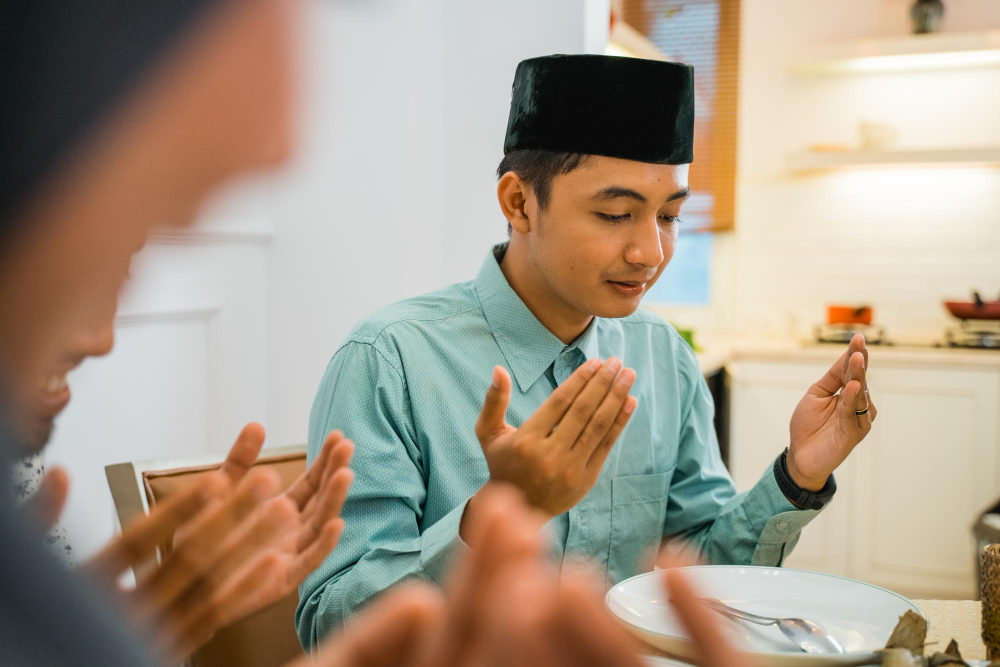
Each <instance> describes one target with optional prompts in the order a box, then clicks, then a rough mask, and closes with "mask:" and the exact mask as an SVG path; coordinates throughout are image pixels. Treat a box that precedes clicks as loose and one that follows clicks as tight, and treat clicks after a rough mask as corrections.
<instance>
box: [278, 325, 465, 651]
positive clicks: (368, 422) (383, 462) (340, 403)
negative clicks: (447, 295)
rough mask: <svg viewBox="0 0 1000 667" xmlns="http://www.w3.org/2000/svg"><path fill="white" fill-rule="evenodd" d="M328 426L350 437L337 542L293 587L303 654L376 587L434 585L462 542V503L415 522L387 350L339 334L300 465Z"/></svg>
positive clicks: (415, 456)
mask: <svg viewBox="0 0 1000 667" xmlns="http://www.w3.org/2000/svg"><path fill="white" fill-rule="evenodd" d="M333 429H340V430H341V431H343V433H344V435H345V436H346V437H348V438H350V439H351V440H353V441H354V444H355V453H354V457H353V458H352V460H351V468H352V470H353V472H354V482H353V483H352V484H351V487H350V489H349V491H348V494H347V500H346V501H345V503H344V507H343V510H342V512H341V516H342V517H343V519H344V522H345V528H344V533H343V536H342V537H341V540H340V543H339V544H338V545H337V548H336V549H334V550H333V551H332V552H331V553H330V554H329V556H327V558H326V560H325V561H324V562H323V564H322V565H321V566H320V567H319V568H318V569H317V570H316V571H315V572H313V573H312V574H311V575H310V576H309V577H307V578H306V580H305V581H304V582H303V584H302V585H301V586H300V588H299V606H298V608H297V609H296V613H295V624H296V630H297V632H298V635H299V640H300V642H301V643H302V646H303V648H304V649H306V650H307V651H309V650H312V649H313V648H315V647H316V645H317V644H318V643H319V642H320V641H322V639H323V638H324V637H325V636H326V635H328V634H329V633H330V632H332V631H334V630H336V629H338V628H339V627H340V626H342V625H343V624H344V622H346V621H347V620H348V619H349V618H350V616H351V615H352V614H354V613H356V612H357V611H358V610H359V609H360V608H361V607H362V606H363V605H366V604H368V603H369V602H370V601H371V600H372V599H374V598H375V597H376V596H378V595H380V594H382V593H383V592H384V591H385V590H386V589H388V588H390V587H392V586H394V585H396V584H398V583H400V582H403V581H407V580H411V579H422V580H426V581H433V582H438V583H440V582H441V580H442V579H443V576H444V572H445V571H446V570H447V569H448V563H449V561H450V560H451V558H452V557H453V556H454V554H455V552H456V551H458V550H460V549H462V548H467V547H465V545H464V544H463V543H462V541H461V539H460V537H459V534H458V528H459V525H460V523H461V519H462V514H463V512H464V510H465V505H466V503H465V502H463V503H461V504H460V505H459V506H457V507H455V508H454V509H452V510H451V511H450V512H448V513H447V514H445V515H443V516H442V517H440V518H438V520H437V521H435V522H434V523H433V524H431V525H425V521H426V517H425V516H424V505H425V501H426V497H427V483H426V474H425V471H424V469H423V464H424V462H423V457H422V454H421V451H420V449H419V447H418V446H417V444H416V438H415V436H414V433H413V425H412V419H411V416H410V406H409V399H408V395H407V392H406V387H405V382H404V379H403V375H402V373H401V372H400V371H399V369H398V368H397V367H396V365H395V364H394V363H393V357H392V355H391V354H390V353H389V352H388V351H386V350H380V349H378V348H376V347H375V346H374V345H373V344H371V343H369V342H364V341H349V342H348V343H347V344H345V345H344V346H343V347H342V348H341V349H340V350H338V351H337V353H336V354H335V355H334V357H333V359H332V360H331V361H330V364H329V366H328V367H327V371H326V374H325V375H324V378H323V381H322V382H321V384H320V388H319V391H318V392H317V396H316V401H315V403H314V404H313V410H312V415H311V417H310V426H309V446H308V453H309V456H308V459H309V462H310V464H311V463H312V461H313V460H314V459H315V457H316V456H317V455H318V454H319V451H320V449H321V447H322V444H323V441H324V439H325V438H326V435H327V433H329V432H330V431H331V430H333Z"/></svg>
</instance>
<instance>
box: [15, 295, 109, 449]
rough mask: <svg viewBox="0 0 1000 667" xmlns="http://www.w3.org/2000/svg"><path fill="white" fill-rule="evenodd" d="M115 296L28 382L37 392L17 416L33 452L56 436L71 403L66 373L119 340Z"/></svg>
mask: <svg viewBox="0 0 1000 667" xmlns="http://www.w3.org/2000/svg"><path fill="white" fill-rule="evenodd" d="M116 310H117V308H116V302H115V300H114V299H112V300H110V301H108V303H107V304H106V305H105V307H104V308H99V309H95V311H94V313H93V320H92V321H91V322H90V323H81V326H80V327H79V328H78V329H76V330H75V331H69V332H67V334H68V335H67V336H65V338H64V339H63V340H65V343H66V345H65V347H64V348H63V349H61V350H59V352H58V353H55V354H53V355H50V356H51V364H50V365H49V367H48V368H46V369H43V371H42V373H41V374H40V375H38V376H37V378H36V382H35V383H34V384H33V385H32V384H29V385H27V386H26V389H29V390H32V392H33V395H31V396H25V399H26V400H24V401H21V402H19V404H18V405H19V407H20V409H21V410H22V414H20V415H18V416H17V417H16V418H15V420H14V421H15V424H16V427H17V428H18V431H19V433H18V435H19V436H20V437H21V441H22V443H23V444H24V446H25V447H26V448H27V449H28V450H29V451H31V452H35V451H39V450H41V449H42V448H43V447H45V444H46V443H47V442H48V441H49V438H50V437H51V436H52V430H53V428H54V424H55V419H56V417H57V416H58V415H59V413H61V412H62V411H63V410H65V409H66V406H67V405H69V399H70V395H71V394H70V386H69V382H68V380H67V378H66V376H67V375H68V374H69V372H70V371H72V370H73V369H74V368H76V367H77V366H79V365H80V364H82V363H83V361H84V360H85V359H86V358H87V357H100V356H103V355H105V354H107V353H108V352H110V351H111V348H112V347H113V346H114V342H115V327H114V324H115V311H116Z"/></svg>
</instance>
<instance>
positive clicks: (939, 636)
mask: <svg viewBox="0 0 1000 667" xmlns="http://www.w3.org/2000/svg"><path fill="white" fill-rule="evenodd" d="M913 603H914V604H916V605H917V606H918V607H920V610H921V611H923V612H924V615H925V616H926V617H927V620H928V622H929V626H930V627H929V628H928V630H927V642H926V645H927V649H926V651H925V653H926V654H928V655H930V654H933V653H934V652H935V651H943V650H944V649H945V648H946V647H947V646H948V643H949V642H950V641H951V640H952V639H955V640H957V641H958V648H959V650H960V651H961V652H962V657H963V658H965V659H966V660H986V647H985V646H984V645H983V636H982V605H981V603H980V602H979V600H914V601H913Z"/></svg>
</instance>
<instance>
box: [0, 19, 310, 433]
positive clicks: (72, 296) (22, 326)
mask: <svg viewBox="0 0 1000 667" xmlns="http://www.w3.org/2000/svg"><path fill="white" fill-rule="evenodd" d="M299 9H300V5H299V3H298V2H297V0H248V1H246V2H235V3H218V6H217V7H213V8H212V10H211V11H210V12H209V13H208V14H207V15H206V16H205V17H203V18H201V19H200V20H199V21H198V22H197V23H196V24H195V25H193V26H191V27H190V29H188V31H187V32H186V34H184V35H183V36H181V37H180V38H179V39H178V43H177V44H176V45H175V46H174V47H172V48H171V49H169V50H168V52H167V53H166V54H164V56H163V58H162V62H159V63H157V66H156V67H154V68H152V69H151V71H150V74H149V75H148V76H147V78H146V80H144V81H143V82H142V83H141V84H140V85H139V86H137V88H136V89H135V90H134V91H133V92H132V93H131V94H130V96H129V98H128V99H127V100H125V101H123V102H122V103H120V104H119V105H118V107H117V108H116V109H115V110H113V112H112V113H110V114H109V116H108V117H107V118H105V119H103V121H102V123H101V124H100V126H99V127H97V128H95V130H94V131H93V133H92V135H91V136H89V137H88V138H87V139H86V140H85V142H84V144H83V145H82V146H80V147H79V148H78V149H77V150H76V151H74V152H73V153H72V154H71V155H68V156H66V159H65V160H64V165H63V166H62V167H61V168H60V169H59V170H58V171H57V172H56V173H54V174H53V175H52V176H51V177H50V179H49V181H48V182H47V183H46V185H45V187H44V188H43V189H42V190H41V191H39V192H36V193H34V196H33V197H32V199H31V201H30V202H29V204H28V206H27V208H26V209H25V212H24V213H23V214H22V219H21V220H20V225H19V228H20V229H23V230H25V232H24V233H23V234H22V236H20V237H18V238H17V240H16V242H13V243H12V244H10V245H8V246H7V247H6V248H4V254H3V256H0V368H2V369H3V379H4V381H5V384H6V386H5V387H3V389H5V390H6V392H7V393H6V396H5V399H6V401H7V402H9V403H12V405H11V406H9V409H11V410H12V412H13V415H14V421H15V424H14V426H15V430H16V431H18V432H19V433H23V434H25V435H27V436H28V437H29V438H30V439H32V440H34V441H35V442H37V440H38V439H39V438H41V437H42V435H43V432H44V431H47V430H50V429H51V420H52V418H53V417H54V416H55V414H57V413H58V412H59V411H60V410H61V409H62V408H63V407H64V405H65V402H66V401H67V400H68V398H69V394H68V389H67V388H66V387H64V386H63V381H62V379H63V378H64V377H65V373H66V372H68V370H69V369H70V368H72V367H73V366H75V365H76V364H78V363H79V362H80V361H81V360H82V358H83V357H85V356H89V355H92V354H103V353H106V352H107V351H108V350H109V349H110V346H111V343H112V340H113V338H112V333H111V323H112V320H113V318H114V304H115V303H116V299H117V294H118V291H119V289H120V287H121V285H122V283H123V281H124V278H125V276H126V274H127V272H128V268H129V264H130V262H131V258H132V255H133V254H134V253H135V252H136V251H137V250H139V249H140V248H141V247H142V245H143V244H144V243H145V240H146V237H147V235H148V234H149V232H150V230H151V228H152V227H153V225H185V224H188V223H189V222H190V221H191V220H193V219H194V216H195V215H196V213H197V211H198V208H199V206H200V204H201V202H202V201H203V199H204V198H205V197H206V196H207V195H208V194H209V193H210V192H211V191H212V190H214V189H215V188H216V187H217V186H218V185H219V184H221V183H222V182H224V181H227V180H229V179H230V178H232V177H233V176H235V175H237V174H241V173H243V172H246V171H249V170H253V169H258V168H263V167H268V166H271V165H274V164H278V163H281V162H283V161H284V160H285V159H286V158H287V156H288V155H289V153H290V151H291V147H292V145H293V143H294V131H293V127H294V122H293V118H294V114H293V109H294V104H293V102H294V98H295V89H296V86H295V83H296V77H295V72H296V70H297V67H296V53H297V47H296V43H297V31H296V29H297V28H298V27H299V26H298V11H299Z"/></svg>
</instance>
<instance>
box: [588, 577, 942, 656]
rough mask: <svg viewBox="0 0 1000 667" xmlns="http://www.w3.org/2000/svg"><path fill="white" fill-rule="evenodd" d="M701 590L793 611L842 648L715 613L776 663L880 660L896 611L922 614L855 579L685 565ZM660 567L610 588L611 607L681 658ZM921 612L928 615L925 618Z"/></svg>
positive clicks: (738, 603) (740, 604)
mask: <svg viewBox="0 0 1000 667" xmlns="http://www.w3.org/2000/svg"><path fill="white" fill-rule="evenodd" d="M684 570H685V572H686V573H687V574H688V578H689V580H690V581H691V583H692V585H694V586H695V588H696V589H697V590H698V592H699V594H701V595H704V596H706V597H713V598H717V599H719V600H722V601H723V602H725V603H726V604H728V605H730V606H732V607H736V608H737V609H742V610H744V611H749V612H752V613H754V614H760V615H761V616H773V617H797V618H804V619H807V620H810V621H812V622H813V623H816V624H818V625H819V626H821V627H822V628H823V629H824V630H826V631H827V632H829V633H830V634H831V635H833V637H834V638H835V639H836V640H837V641H839V642H840V644H841V645H842V646H843V647H844V649H845V650H846V651H847V653H845V654H841V655H817V654H808V653H803V652H802V651H801V650H799V648H798V647H797V646H795V645H794V644H792V643H791V642H790V641H789V640H788V639H787V638H786V637H785V636H784V635H783V634H781V632H780V631H779V630H778V628H777V627H775V626H769V627H762V626H756V625H751V624H749V623H744V622H741V621H734V620H731V619H728V618H725V617H723V616H722V615H719V623H720V627H722V628H723V629H724V631H725V632H726V634H727V635H728V636H729V638H730V640H731V641H732V642H733V645H734V646H735V647H736V648H737V649H739V650H741V651H744V652H746V653H748V654H751V655H753V656H755V657H756V658H758V659H759V662H760V663H761V664H766V665H768V666H772V665H773V666H774V667H792V666H795V665H808V666H809V667H820V666H822V665H837V666H843V665H865V664H870V663H872V662H877V661H878V656H877V655H876V654H875V651H876V650H878V649H880V648H882V647H883V646H885V643H886V641H887V640H888V639H889V635H890V634H891V633H892V629H893V628H894V627H896V623H897V622H898V621H899V617H900V616H902V615H903V614H904V613H906V611H907V610H908V609H912V610H913V611H915V612H916V613H918V614H920V615H921V616H924V614H923V612H922V611H920V609H919V608H918V607H917V606H916V605H914V604H913V603H912V602H910V601H909V600H907V599H906V598H904V597H903V596H901V595H897V594H896V593H893V592H892V591H887V590H885V589H884V588H879V587H878V586H872V585H871V584H866V583H863V582H860V581H855V580H853V579H846V578H844V577H837V576H834V575H831V574H821V573H819V572H805V571H803V570H786V569H784V568H780V567H749V566H745V567H735V566H728V565H704V566H695V567H687V568H684ZM669 597H670V595H669V592H667V591H666V590H665V588H664V577H663V573H662V572H647V573H646V574H640V575H638V576H635V577H632V578H631V579H627V580H625V581H623V582H621V583H620V584H618V585H617V586H615V587H614V588H612V589H611V590H610V591H608V595H607V598H606V599H605V603H606V604H607V606H608V609H610V610H611V613H612V614H614V615H615V616H616V617H617V618H618V619H619V620H620V621H621V622H623V623H624V624H625V626H626V627H628V628H629V629H630V630H631V631H632V632H634V633H635V634H636V635H638V636H639V637H640V638H641V639H642V640H644V641H646V642H648V643H649V644H651V645H652V646H655V647H656V648H659V649H662V650H663V651H666V652H667V653H669V654H671V655H673V656H676V657H678V658H681V659H691V658H692V657H693V656H694V652H693V651H692V646H691V643H690V641H689V640H688V636H687V633H686V632H685V631H684V629H683V627H682V626H681V624H680V622H679V621H678V620H677V618H676V617H675V615H674V612H673V609H671V607H670V605H669V603H668V602H667V601H668V600H669ZM924 618H926V617H925V616H924Z"/></svg>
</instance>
